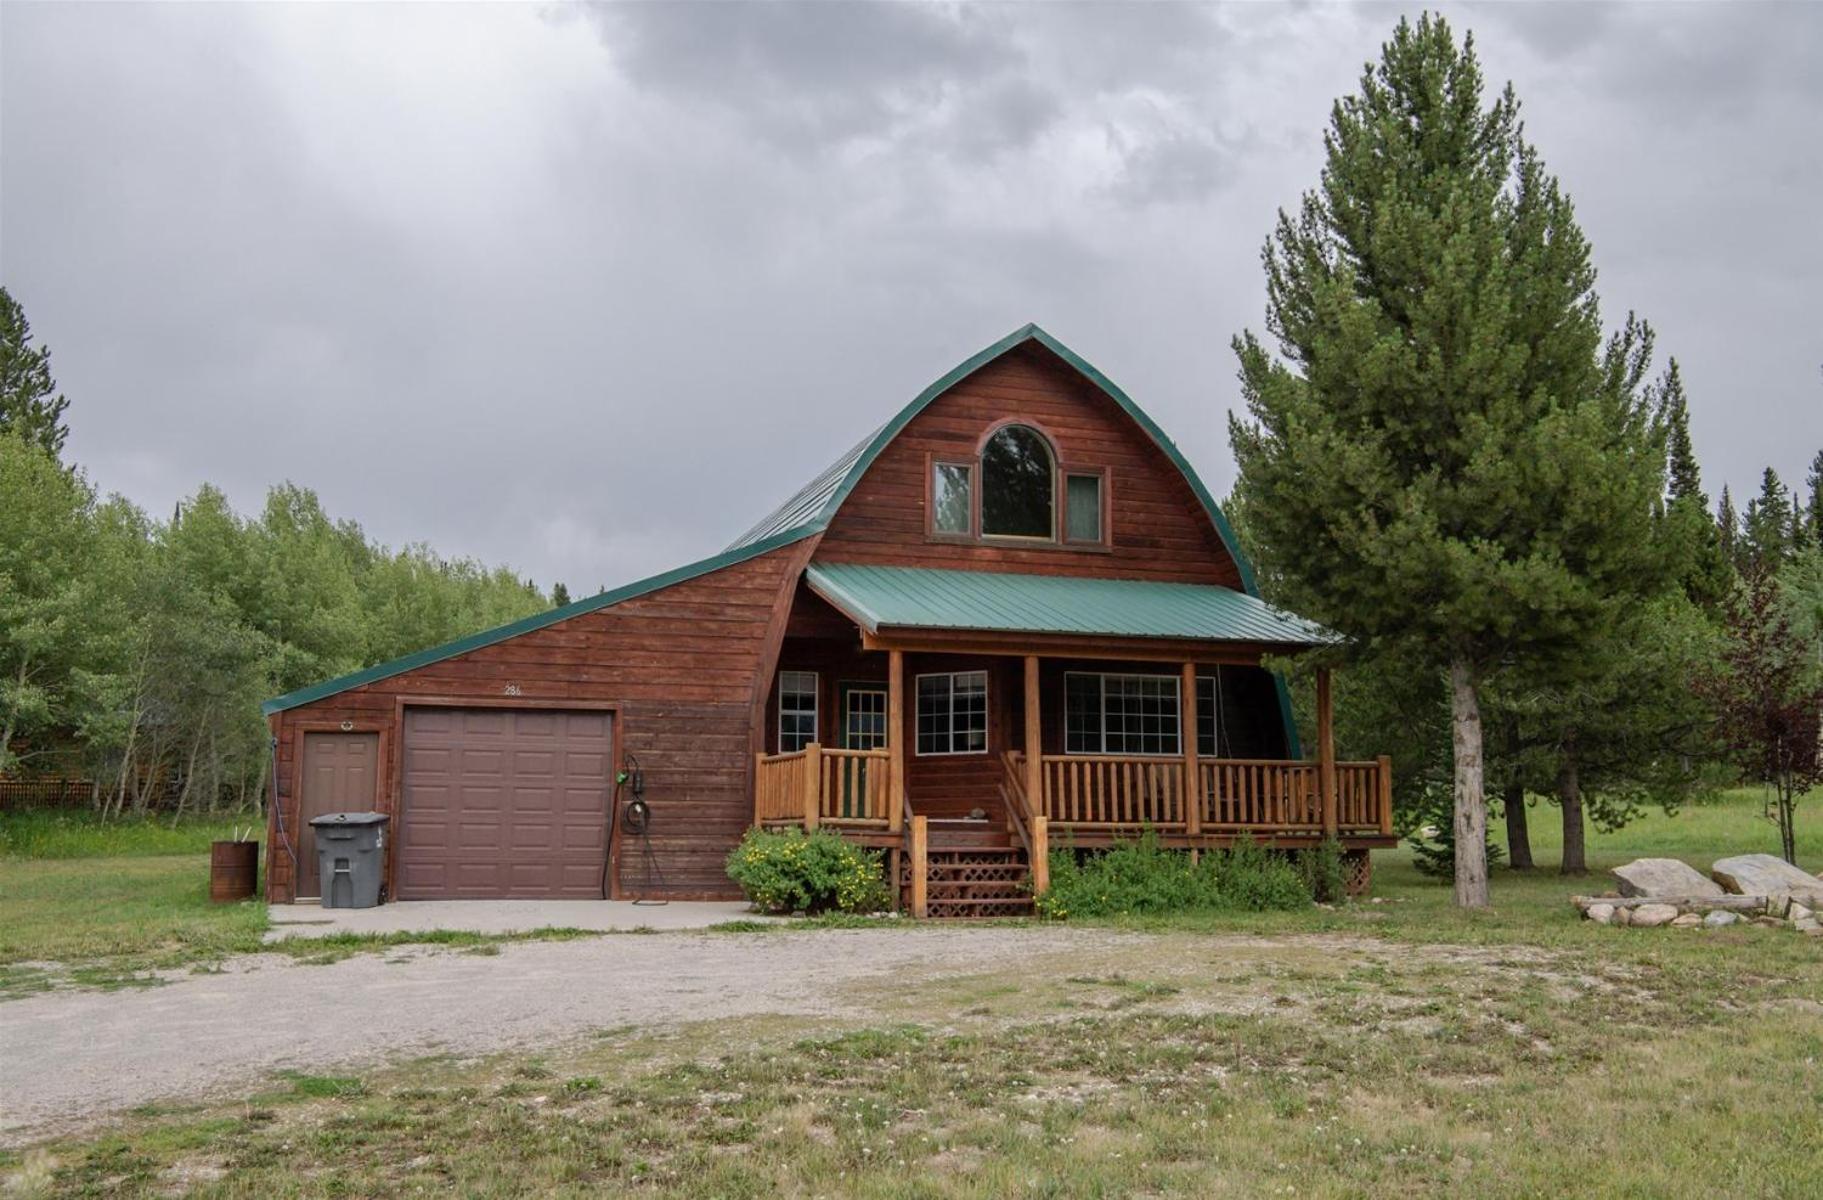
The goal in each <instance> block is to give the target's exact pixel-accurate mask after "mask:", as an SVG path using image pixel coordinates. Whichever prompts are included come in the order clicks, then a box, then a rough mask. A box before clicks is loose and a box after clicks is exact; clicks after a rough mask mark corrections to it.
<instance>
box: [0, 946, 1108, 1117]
mask: <svg viewBox="0 0 1823 1200" xmlns="http://www.w3.org/2000/svg"><path fill="white" fill-rule="evenodd" d="M1125 940H1128V939H1127V938H1125V937H1122V936H1121V935H1116V934H1109V933H1105V932H1097V931H1084V930H1068V929H1050V930H1045V929H1029V928H1027V929H1011V928H987V929H909V930H811V931H804V932H778V933H755V934H720V935H707V934H700V933H696V934H690V933H680V934H650V935H635V936H609V937H603V938H595V939H588V940H583V941H573V942H521V943H512V944H507V945H504V946H502V947H501V948H500V953H499V954H498V955H493V956H480V955H473V954H462V953H456V952H449V951H440V950H419V951H411V952H409V953H407V954H405V955H401V954H400V953H399V952H394V953H393V954H391V955H388V956H386V957H382V956H381V955H378V954H362V955H358V956H356V957H353V958H349V959H345V960H343V961H341V962H338V963H333V964H330V965H325V966H307V965H301V964H299V963H298V962H296V961H295V960H293V959H291V958H288V957H281V956H277V955H253V956H249V957H246V958H241V959H237V960H233V961H232V962H231V963H230V964H229V967H228V970H227V971H226V972H224V973H221V974H210V975H185V976H183V977H181V978H179V979H177V980H176V981H175V982H173V983H171V984H169V985H168V986H164V987H158V988H152V989H148V990H128V991H119V992H62V993H55V992H53V993H47V994H44V995H40V996H34V997H31V998H28V999H24V1000H17V1001H13V1002H11V1003H7V1004H3V1005H0V1143H10V1144H17V1143H19V1142H22V1141H25V1140H29V1139H32V1138H35V1137H38V1136H42V1135H44V1134H47V1133H49V1132H52V1131H60V1130H63V1129H66V1128H71V1127H77V1126H82V1125H87V1124H92V1123H94V1122H96V1121H97V1120H99V1119H101V1118H104V1117H106V1116H108V1115H109V1114H110V1113H115V1112H118V1111H120V1110H122V1109H126V1108H131V1107H133V1106H134V1105H138V1104H143V1103H146V1102H147V1101H151V1100H157V1099H161V1098H173V1097H182V1098H184V1099H187V1100H195V1099H197V1098H199V1097H202V1096H205V1095H209V1094H211V1093H245V1092H246V1091H249V1090H251V1089H253V1088H255V1087H257V1086H258V1084H259V1083H260V1081H261V1080H262V1079H263V1077H265V1076H267V1075H268V1074H269V1073H270V1072H272V1071H274V1070H277V1069H280V1068H284V1067H293V1068H297V1069H300V1070H309V1071H313V1072H319V1073H321V1072H325V1071H328V1070H333V1069H336V1068H348V1067H358V1066H363V1065H369V1064H372V1063H375V1062H378V1061H382V1060H389V1059H394V1058H404V1057H412V1056H416V1055H423V1054H431V1053H463V1054H473V1053H486V1052H491V1051H497V1050H504V1049H509V1048H514V1047H522V1046H523V1047H529V1046H537V1045H548V1044H550V1043H551V1042H554V1041H561V1040H563V1039H565V1038H567V1037H573V1036H577V1035H580V1034H583V1033H586V1032H588V1031H590V1030H593V1029H599V1028H602V1027H604V1026H614V1025H624V1024H632V1023H638V1024H643V1025H676V1024H681V1023H684V1022H689V1021H698V1020H704V1019H707V1018H713V1017H730V1016H746V1015H752V1014H759V1013H768V1012H779V1013H797V1014H813V1015H814V1014H833V1015H850V1014H853V1015H860V1012H861V1010H859V1009H858V1008H855V1007H854V1006H853V1005H852V1004H851V1003H850V1002H848V1001H845V1000H844V994H845V985H849V984H855V983H862V982H867V981H874V980H878V979H879V978H880V977H882V976H886V975H889V974H891V975H894V976H904V975H908V974H909V975H911V976H914V977H928V976H930V975H934V974H940V973H942V974H949V973H955V974H966V973H971V972H980V971H984V970H990V969H1002V970H1006V971H1009V972H1015V971H1018V970H1020V969H1021V967H1022V966H1023V965H1026V964H1028V963H1029V962H1030V960H1033V959H1037V958H1041V957H1044V956H1048V955H1053V954H1057V953H1060V952H1064V951H1074V950H1082V949H1087V948H1089V947H1091V946H1106V945H1108V944H1110V943H1112V942H1119V941H1125ZM401 957H404V958H405V961H398V960H399V959H400V958H401Z"/></svg>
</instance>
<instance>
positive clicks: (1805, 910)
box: [1785, 900, 1817, 925]
mask: <svg viewBox="0 0 1823 1200" xmlns="http://www.w3.org/2000/svg"><path fill="white" fill-rule="evenodd" d="M1816 915H1817V914H1816V913H1815V912H1814V911H1812V910H1811V909H1810V908H1809V906H1807V905H1803V904H1799V903H1798V902H1797V901H1795V900H1794V901H1792V904H1791V907H1790V908H1788V909H1786V910H1785V919H1786V920H1788V921H1790V922H1792V923H1793V924H1794V925H1795V924H1796V923H1797V922H1799V921H1804V920H1808V919H1810V918H1811V917H1814V916H1816Z"/></svg>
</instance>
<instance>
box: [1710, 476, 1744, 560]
mask: <svg viewBox="0 0 1823 1200" xmlns="http://www.w3.org/2000/svg"><path fill="white" fill-rule="evenodd" d="M1715 534H1716V538H1717V539H1718V540H1719V541H1720V542H1721V546H1722V554H1723V556H1724V557H1726V558H1727V559H1728V561H1729V562H1730V563H1732V564H1734V566H1735V567H1736V568H1737V569H1738V568H1739V567H1740V565H1741V518H1740V517H1739V516H1738V515H1736V513H1735V511H1734V498H1733V497H1732V496H1730V495H1729V494H1728V485H1727V484H1725V483H1724V484H1723V485H1722V498H1721V500H1720V501H1719V502H1718V503H1717V505H1716V509H1715Z"/></svg>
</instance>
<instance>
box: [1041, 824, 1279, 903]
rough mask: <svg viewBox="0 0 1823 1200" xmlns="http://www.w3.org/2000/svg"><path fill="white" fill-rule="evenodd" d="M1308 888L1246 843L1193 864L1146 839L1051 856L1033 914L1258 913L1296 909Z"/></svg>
mask: <svg viewBox="0 0 1823 1200" xmlns="http://www.w3.org/2000/svg"><path fill="white" fill-rule="evenodd" d="M1310 897H1311V893H1310V888H1309V887H1308V886H1307V885H1306V884H1305V882H1304V877H1303V876H1302V875H1301V874H1300V873H1299V871H1298V869H1297V868H1296V867H1295V866H1293V865H1292V864H1291V863H1290V862H1289V861H1287V860H1286V859H1285V858H1283V857H1282V856H1278V855H1273V854H1269V853H1268V852H1267V851H1265V850H1263V849H1261V848H1260V847H1259V846H1257V845H1255V844H1254V843H1252V842H1240V843H1237V844H1236V845H1235V846H1234V848H1233V849H1230V850H1211V851H1206V852H1205V853H1204V854H1203V855H1202V859H1201V861H1200V862H1196V863H1192V862H1191V861H1190V855H1189V854H1188V853H1186V852H1185V851H1182V850H1167V849H1165V848H1164V847H1163V846H1160V845H1159V844H1158V838H1157V836H1156V835H1154V834H1151V833H1148V834H1146V835H1144V836H1143V837H1141V838H1140V839H1139V840H1138V841H1133V842H1121V843H1119V844H1117V845H1115V846H1113V847H1112V848H1110V849H1108V850H1105V851H1103V852H1101V853H1099V854H1094V855H1091V856H1088V857H1086V858H1085V859H1083V860H1082V861H1081V862H1078V861H1077V858H1076V856H1075V855H1074V854H1073V853H1071V852H1070V851H1068V850H1059V851H1056V852H1054V853H1052V855H1051V887H1050V890H1049V891H1047V892H1046V893H1045V894H1044V895H1042V896H1040V897H1039V898H1038V912H1039V915H1040V916H1044V917H1049V918H1052V919H1053V920H1061V919H1064V918H1068V917H1109V916H1144V915H1147V914H1151V913H1170V912H1197V911H1202V912H1262V911H1266V910H1268V909H1295V908H1303V907H1305V906H1307V905H1309V903H1310Z"/></svg>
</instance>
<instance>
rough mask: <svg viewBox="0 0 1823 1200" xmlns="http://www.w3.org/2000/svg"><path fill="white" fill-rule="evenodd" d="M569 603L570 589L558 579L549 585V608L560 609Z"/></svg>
mask: <svg viewBox="0 0 1823 1200" xmlns="http://www.w3.org/2000/svg"><path fill="white" fill-rule="evenodd" d="M569 602H570V589H569V588H568V587H567V586H566V585H565V584H564V582H563V580H561V579H559V580H558V581H557V582H556V583H553V584H552V585H551V607H552V608H562V607H564V606H565V605H566V604H568V603H569Z"/></svg>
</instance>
